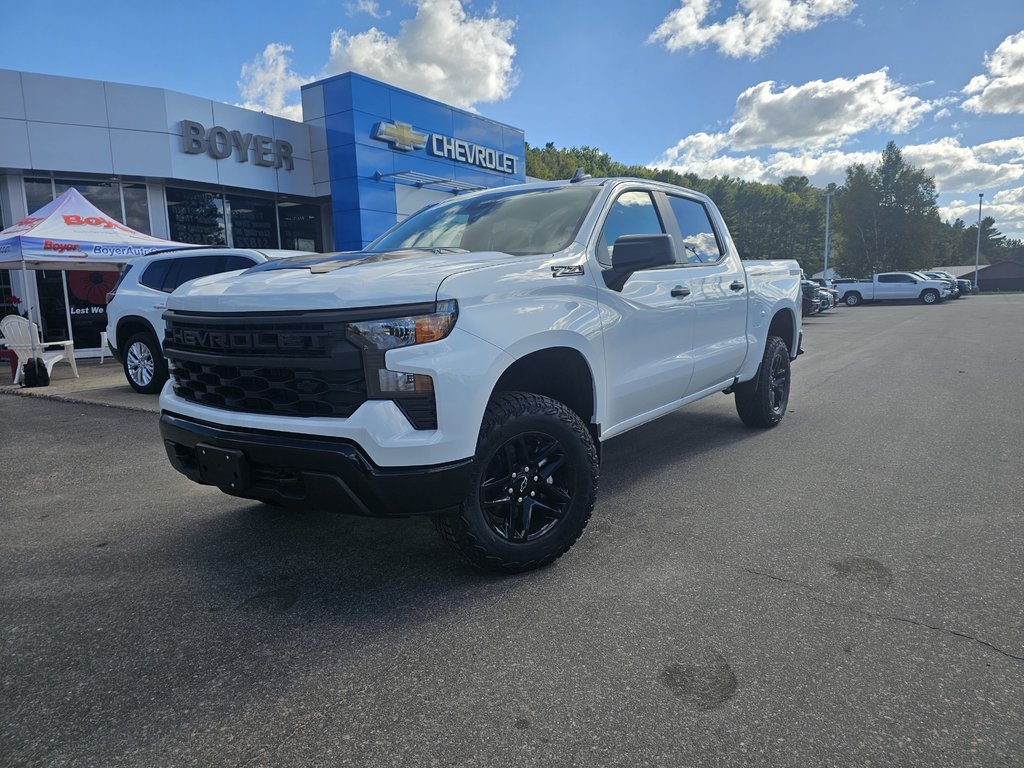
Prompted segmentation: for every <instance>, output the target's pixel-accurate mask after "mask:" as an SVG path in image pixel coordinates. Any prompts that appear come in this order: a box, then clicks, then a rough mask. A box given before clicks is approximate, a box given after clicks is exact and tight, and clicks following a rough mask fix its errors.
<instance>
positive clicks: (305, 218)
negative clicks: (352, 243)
mask: <svg viewBox="0 0 1024 768" xmlns="http://www.w3.org/2000/svg"><path fill="white" fill-rule="evenodd" d="M277 216H278V221H279V222H280V224H281V247H282V248H284V249H285V250H289V251H316V252H321V251H323V249H324V244H323V235H322V231H323V228H322V224H321V221H320V206H319V205H307V204H305V203H293V202H290V201H289V202H283V203H278V204H277Z"/></svg>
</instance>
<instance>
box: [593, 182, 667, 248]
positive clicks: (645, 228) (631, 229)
mask: <svg viewBox="0 0 1024 768" xmlns="http://www.w3.org/2000/svg"><path fill="white" fill-rule="evenodd" d="M663 234H665V227H664V226H663V225H662V223H661V218H660V217H659V216H658V209H657V208H655V206H654V199H653V198H652V197H651V193H650V192H642V191H640V190H634V191H630V192H623V193H622V194H621V195H619V196H618V198H616V200H615V202H614V203H613V204H612V208H611V210H610V211H609V212H608V218H607V219H605V222H604V231H603V234H602V236H601V240H600V242H599V243H598V257H597V258H598V261H600V262H601V263H602V264H604V265H605V266H611V263H612V250H613V248H614V246H615V240H616V239H617V238H620V237H622V236H623V235H663Z"/></svg>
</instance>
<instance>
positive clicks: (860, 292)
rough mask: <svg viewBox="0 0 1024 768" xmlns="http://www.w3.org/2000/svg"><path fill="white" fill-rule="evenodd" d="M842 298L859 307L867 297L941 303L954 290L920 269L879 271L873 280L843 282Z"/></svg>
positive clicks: (850, 305)
mask: <svg viewBox="0 0 1024 768" xmlns="http://www.w3.org/2000/svg"><path fill="white" fill-rule="evenodd" d="M836 287H837V288H838V289H839V300H840V301H844V302H846V306H848V307H856V306H857V305H858V304H863V303H864V302H865V301H891V300H895V299H903V300H906V299H911V300H913V299H919V300H920V301H921V302H923V303H925V304H937V303H939V302H940V301H943V300H944V299H946V298H947V297H948V296H949V295H950V293H949V291H950V289H949V283H948V282H947V281H945V280H930V279H928V278H927V277H926V276H925V275H920V274H917V273H916V272H879V273H878V274H876V275H874V277H872V278H871V279H870V280H858V281H856V282H853V283H839V284H837V285H836Z"/></svg>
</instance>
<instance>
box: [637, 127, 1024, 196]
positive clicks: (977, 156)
mask: <svg viewBox="0 0 1024 768" xmlns="http://www.w3.org/2000/svg"><path fill="white" fill-rule="evenodd" d="M723 136H724V134H716V135H715V136H709V135H708V134H695V135H694V136H688V137H686V138H685V139H683V140H682V141H680V142H679V143H678V144H676V146H675V147H673V148H672V149H669V150H668V151H666V152H665V154H664V155H662V157H661V158H660V159H659V160H658V161H657V162H655V163H654V166H655V167H657V168H672V169H673V170H676V171H678V172H679V173H696V174H697V175H698V176H704V177H708V176H716V175H725V174H728V175H730V176H736V177H738V178H741V179H745V180H748V181H762V182H778V181H781V180H782V179H784V178H785V177H786V176H806V177H807V178H808V179H810V181H811V183H813V184H816V185H818V186H825V185H827V184H828V183H830V182H835V183H837V184H842V183H843V182H844V181H845V180H846V169H847V167H849V166H850V165H853V164H854V163H862V164H864V165H867V166H872V165H875V164H877V163H878V161H879V157H880V152H860V151H858V152H845V151H841V150H829V151H820V150H810V151H807V152H776V153H773V154H771V155H768V156H767V157H764V158H761V157H757V156H753V155H739V156H738V155H735V154H727V153H726V149H727V146H728V144H727V142H725V141H723V140H722V138H721V137H723ZM1017 141H1018V140H1006V141H1003V142H991V143H990V144H983V145H979V146H978V147H962V146H960V143H959V142H958V141H957V140H956V139H953V138H945V139H939V140H938V141H933V142H930V143H928V144H916V145H910V146H905V147H902V152H903V156H904V158H905V159H906V161H907V162H908V163H910V164H912V165H914V166H917V167H919V168H922V169H923V170H924V171H925V172H926V173H928V174H929V175H931V176H934V177H935V185H936V187H937V189H938V190H939V192H941V193H944V194H954V193H964V192H973V191H975V190H982V189H992V188H993V187H998V186H1004V185H1006V184H1012V183H1014V182H1016V181H1019V180H1020V179H1022V178H1024V162H1021V161H1017V162H992V161H991V160H986V159H985V155H986V153H988V157H989V158H991V157H993V155H992V148H991V146H990V145H991V144H997V145H999V144H1001V145H1006V146H1005V147H1004V148H1003V149H1002V150H1000V151H1004V152H1005V151H1006V148H1008V147H1010V146H1012V145H1014V144H1015V143H1016V142H1017ZM1020 141H1022V142H1024V139H1021V140H1020Z"/></svg>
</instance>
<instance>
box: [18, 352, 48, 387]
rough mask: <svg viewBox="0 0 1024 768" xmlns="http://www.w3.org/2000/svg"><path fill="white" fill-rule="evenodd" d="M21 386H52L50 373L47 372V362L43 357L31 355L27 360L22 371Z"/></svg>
mask: <svg viewBox="0 0 1024 768" xmlns="http://www.w3.org/2000/svg"><path fill="white" fill-rule="evenodd" d="M21 386H23V387H48V386H50V374H49V373H47V372H46V363H44V362H43V361H42V359H41V358H38V357H31V358H29V359H28V360H26V361H25V370H23V371H22V372H21Z"/></svg>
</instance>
